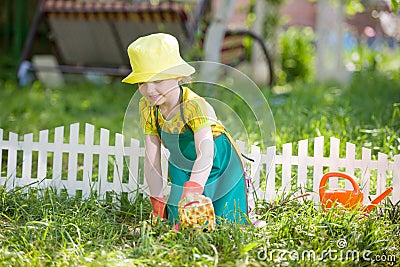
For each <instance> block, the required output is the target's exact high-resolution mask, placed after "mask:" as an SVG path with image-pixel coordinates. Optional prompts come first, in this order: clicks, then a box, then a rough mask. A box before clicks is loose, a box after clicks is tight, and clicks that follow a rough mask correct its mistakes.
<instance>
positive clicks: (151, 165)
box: [144, 135, 163, 197]
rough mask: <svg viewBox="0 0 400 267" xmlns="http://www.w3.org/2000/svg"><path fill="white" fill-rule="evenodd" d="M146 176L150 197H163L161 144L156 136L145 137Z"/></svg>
mask: <svg viewBox="0 0 400 267" xmlns="http://www.w3.org/2000/svg"><path fill="white" fill-rule="evenodd" d="M144 176H145V178H146V182H147V184H148V185H149V190H150V195H152V196H155V197H161V196H162V195H163V188H162V185H163V181H162V175H161V143H160V140H159V139H158V137H157V136H156V135H145V157H144Z"/></svg>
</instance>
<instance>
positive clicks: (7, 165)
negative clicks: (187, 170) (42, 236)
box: [0, 124, 400, 203]
mask: <svg viewBox="0 0 400 267" xmlns="http://www.w3.org/2000/svg"><path fill="white" fill-rule="evenodd" d="M79 130H80V127H79V124H71V125H70V126H69V141H67V142H65V140H64V139H65V138H64V127H63V126H62V127H57V128H56V129H55V132H54V138H53V139H54V141H53V142H50V141H49V130H44V131H40V133H39V137H38V141H34V138H33V137H34V135H33V134H25V135H24V136H23V140H19V137H18V135H17V134H15V133H11V132H10V133H9V138H8V140H4V138H3V132H4V131H3V130H2V129H0V157H1V161H0V170H1V174H0V185H3V186H5V187H6V190H7V191H10V190H13V189H15V188H19V189H20V190H25V191H27V190H30V189H32V188H37V189H43V188H47V187H50V186H51V187H53V188H55V189H56V190H57V191H58V192H60V191H62V190H66V191H67V192H68V194H69V195H77V194H79V195H81V196H82V197H83V198H85V197H88V196H89V195H90V194H91V193H92V192H93V191H96V192H97V194H98V196H99V197H100V198H105V196H106V192H114V193H115V194H120V193H122V192H126V193H127V194H128V198H129V199H133V198H134V197H135V196H136V194H137V193H138V192H140V191H143V190H145V189H146V187H147V186H146V183H145V182H144V179H143V177H142V176H143V166H142V162H143V160H142V159H141V158H143V155H144V149H143V148H142V147H140V146H139V144H140V142H139V141H138V140H135V139H130V140H127V141H128V142H129V145H126V144H125V141H126V140H124V136H123V135H121V134H116V135H115V144H114V145H110V143H109V140H110V132H109V131H108V130H106V129H100V138H99V139H100V142H99V143H98V144H95V143H94V135H95V127H94V126H93V125H90V124H86V125H85V132H84V140H82V141H83V142H80V141H79V136H80V135H79ZM310 141H311V142H313V149H312V150H313V151H311V152H310V151H309V140H300V141H298V144H297V147H298V151H297V153H296V154H297V155H293V144H292V143H288V144H284V145H283V146H282V154H277V151H276V147H275V146H273V147H268V148H267V150H266V154H262V153H260V148H259V147H257V146H254V145H253V146H251V147H250V149H247V148H246V145H245V143H244V142H241V141H237V143H238V146H239V148H240V149H241V151H242V152H243V153H244V154H246V155H247V156H248V157H250V158H252V159H253V160H254V162H250V161H249V162H248V169H249V173H250V176H251V177H252V178H253V188H254V192H255V193H256V195H257V197H258V198H262V199H266V200H273V199H274V198H275V197H276V196H277V194H280V193H282V192H288V191H290V190H291V188H293V186H297V188H301V189H302V191H303V192H310V193H311V197H313V198H314V200H315V201H318V195H317V194H316V192H318V188H319V182H320V180H321V177H322V176H323V174H324V173H326V172H327V171H345V172H346V173H349V174H351V175H355V176H356V177H357V178H358V179H359V180H358V183H359V184H360V187H361V189H362V192H363V193H364V195H365V201H367V200H368V197H370V198H374V197H375V196H377V195H379V194H380V193H382V192H383V191H384V190H385V189H386V188H387V187H389V186H393V187H394V190H393V192H392V194H391V196H390V198H391V200H392V202H394V203H396V202H397V201H399V200H400V155H396V156H394V158H393V161H389V160H388V156H387V155H386V154H383V153H378V156H377V159H376V160H375V159H372V157H371V150H370V149H367V148H362V150H361V151H362V153H361V158H360V159H357V155H356V147H355V145H354V144H352V143H346V155H345V157H340V155H339V151H340V140H339V139H337V138H333V137H331V138H330V146H329V147H330V148H329V156H324V152H326V151H324V141H325V140H324V137H316V138H314V140H310ZM326 153H328V152H326ZM163 155H167V153H165V154H163ZM325 155H326V154H325ZM33 167H34V169H33ZM162 168H163V176H164V178H165V181H167V179H166V177H167V174H168V169H167V168H168V165H167V156H164V157H163V160H162ZM338 186H339V187H340V184H339V182H338V179H336V178H334V179H330V182H329V187H331V188H333V187H338ZM344 186H345V187H346V188H351V184H350V183H347V182H346V183H345V185H344ZM166 187H167V186H166ZM38 192H41V190H38ZM299 192H300V191H299ZM252 195H254V194H252ZM253 201H254V200H253V199H251V202H253Z"/></svg>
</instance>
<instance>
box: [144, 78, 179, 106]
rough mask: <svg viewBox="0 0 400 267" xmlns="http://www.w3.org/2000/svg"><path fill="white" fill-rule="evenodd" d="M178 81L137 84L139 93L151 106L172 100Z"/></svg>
mask: <svg viewBox="0 0 400 267" xmlns="http://www.w3.org/2000/svg"><path fill="white" fill-rule="evenodd" d="M178 81H179V79H170V80H161V81H155V82H147V83H139V84H138V85H139V91H140V93H141V94H142V96H144V97H145V98H147V99H148V100H150V102H151V104H153V105H162V104H164V103H165V102H166V101H168V100H172V99H171V98H172V97H174V94H171V93H172V92H173V91H174V90H177V89H178V88H179V86H178Z"/></svg>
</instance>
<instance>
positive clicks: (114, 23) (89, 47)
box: [21, 0, 273, 85]
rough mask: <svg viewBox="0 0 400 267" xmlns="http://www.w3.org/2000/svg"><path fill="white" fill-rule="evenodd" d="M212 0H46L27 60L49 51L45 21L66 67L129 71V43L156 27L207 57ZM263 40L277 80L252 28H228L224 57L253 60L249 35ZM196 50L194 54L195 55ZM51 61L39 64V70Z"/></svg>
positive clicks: (233, 63)
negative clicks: (43, 35)
mask: <svg viewBox="0 0 400 267" xmlns="http://www.w3.org/2000/svg"><path fill="white" fill-rule="evenodd" d="M210 3H211V0H199V1H195V2H193V1H192V2H176V1H167V2H160V3H157V4H153V3H152V2H132V1H121V0H113V1H77V0H42V1H41V2H40V4H39V6H38V9H37V12H36V15H35V18H34V21H33V23H32V26H31V29H30V32H29V36H28V38H27V42H26V45H25V47H24V50H23V53H22V56H21V62H24V61H29V60H32V57H33V56H35V55H38V54H41V53H43V51H39V50H38V49H35V40H36V39H37V35H38V32H39V29H40V27H42V25H45V26H44V27H47V28H48V36H47V37H48V39H49V41H50V44H51V46H50V48H49V51H47V53H49V52H51V54H53V55H54V56H55V58H56V59H57V63H58V64H57V70H58V71H60V72H66V73H85V72H97V73H104V74H107V75H117V76H124V75H126V74H128V73H129V72H130V67H129V66H130V65H129V59H128V57H127V55H126V48H127V46H128V45H129V44H130V43H131V42H132V41H133V40H134V39H136V38H138V37H140V36H143V35H146V34H151V33H154V32H166V33H170V34H173V35H174V36H176V37H177V39H178V41H179V42H180V45H181V50H182V53H183V55H184V57H186V58H187V57H189V56H190V54H191V55H192V59H194V60H201V59H202V58H201V55H200V54H198V53H194V54H193V49H192V48H193V47H194V46H197V47H199V48H200V49H201V46H202V42H201V38H200V39H198V38H196V36H198V35H199V33H200V35H201V33H204V30H205V28H204V27H206V26H207V21H206V19H205V18H206V17H207V16H206V15H207V14H208V13H209V12H210V6H211V5H210ZM246 38H250V39H251V40H252V41H253V42H255V43H257V44H258V45H260V46H261V50H262V51H263V53H264V57H265V62H266V64H267V65H268V71H269V74H268V77H269V81H268V83H269V84H270V85H271V84H272V82H273V69H272V62H271V58H270V55H269V53H268V50H267V48H266V46H265V44H264V41H263V39H262V38H261V37H260V36H258V35H257V34H255V33H254V32H252V31H248V30H235V31H233V30H228V31H227V32H226V35H225V39H224V42H223V44H222V48H221V63H224V64H227V65H230V66H233V67H235V66H238V65H240V64H241V63H243V62H244V61H246V60H248V59H249V58H250V57H249V49H248V47H246V46H245V41H244V40H245V39H246ZM193 55H194V56H193ZM38 69H44V70H46V68H45V67H40V66H35V69H34V70H38Z"/></svg>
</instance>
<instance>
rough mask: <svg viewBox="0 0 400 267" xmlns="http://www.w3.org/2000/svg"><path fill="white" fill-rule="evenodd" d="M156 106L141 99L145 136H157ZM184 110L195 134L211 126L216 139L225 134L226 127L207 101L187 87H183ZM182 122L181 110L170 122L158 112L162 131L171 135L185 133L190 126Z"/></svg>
mask: <svg viewBox="0 0 400 267" xmlns="http://www.w3.org/2000/svg"><path fill="white" fill-rule="evenodd" d="M155 109H156V106H152V105H151V103H150V101H149V100H148V99H146V98H144V97H142V99H140V102H139V110H140V116H141V118H140V119H141V124H142V127H143V129H144V133H145V134H149V135H157V134H158V132H157V124H156V120H155ZM182 109H183V113H184V114H183V116H184V119H185V122H186V123H187V125H188V126H189V127H190V129H191V130H192V131H193V132H197V131H198V130H200V129H202V128H204V127H206V126H211V130H212V133H213V136H214V137H217V136H219V135H220V134H221V133H223V132H224V127H223V125H222V124H221V122H220V121H218V120H217V118H216V116H215V112H214V109H213V108H212V106H211V105H210V104H209V103H207V101H206V100H205V99H204V98H202V97H200V96H199V95H197V94H196V93H194V92H193V91H192V90H190V89H189V88H187V87H183V93H182ZM185 122H184V121H183V120H182V115H181V110H180V109H179V110H178V112H177V113H176V114H175V116H174V117H173V118H171V119H170V120H166V119H164V117H163V116H162V114H161V112H158V123H159V125H160V128H161V129H162V131H164V132H167V133H171V134H180V133H183V132H184V131H185V130H186V129H188V126H185Z"/></svg>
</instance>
